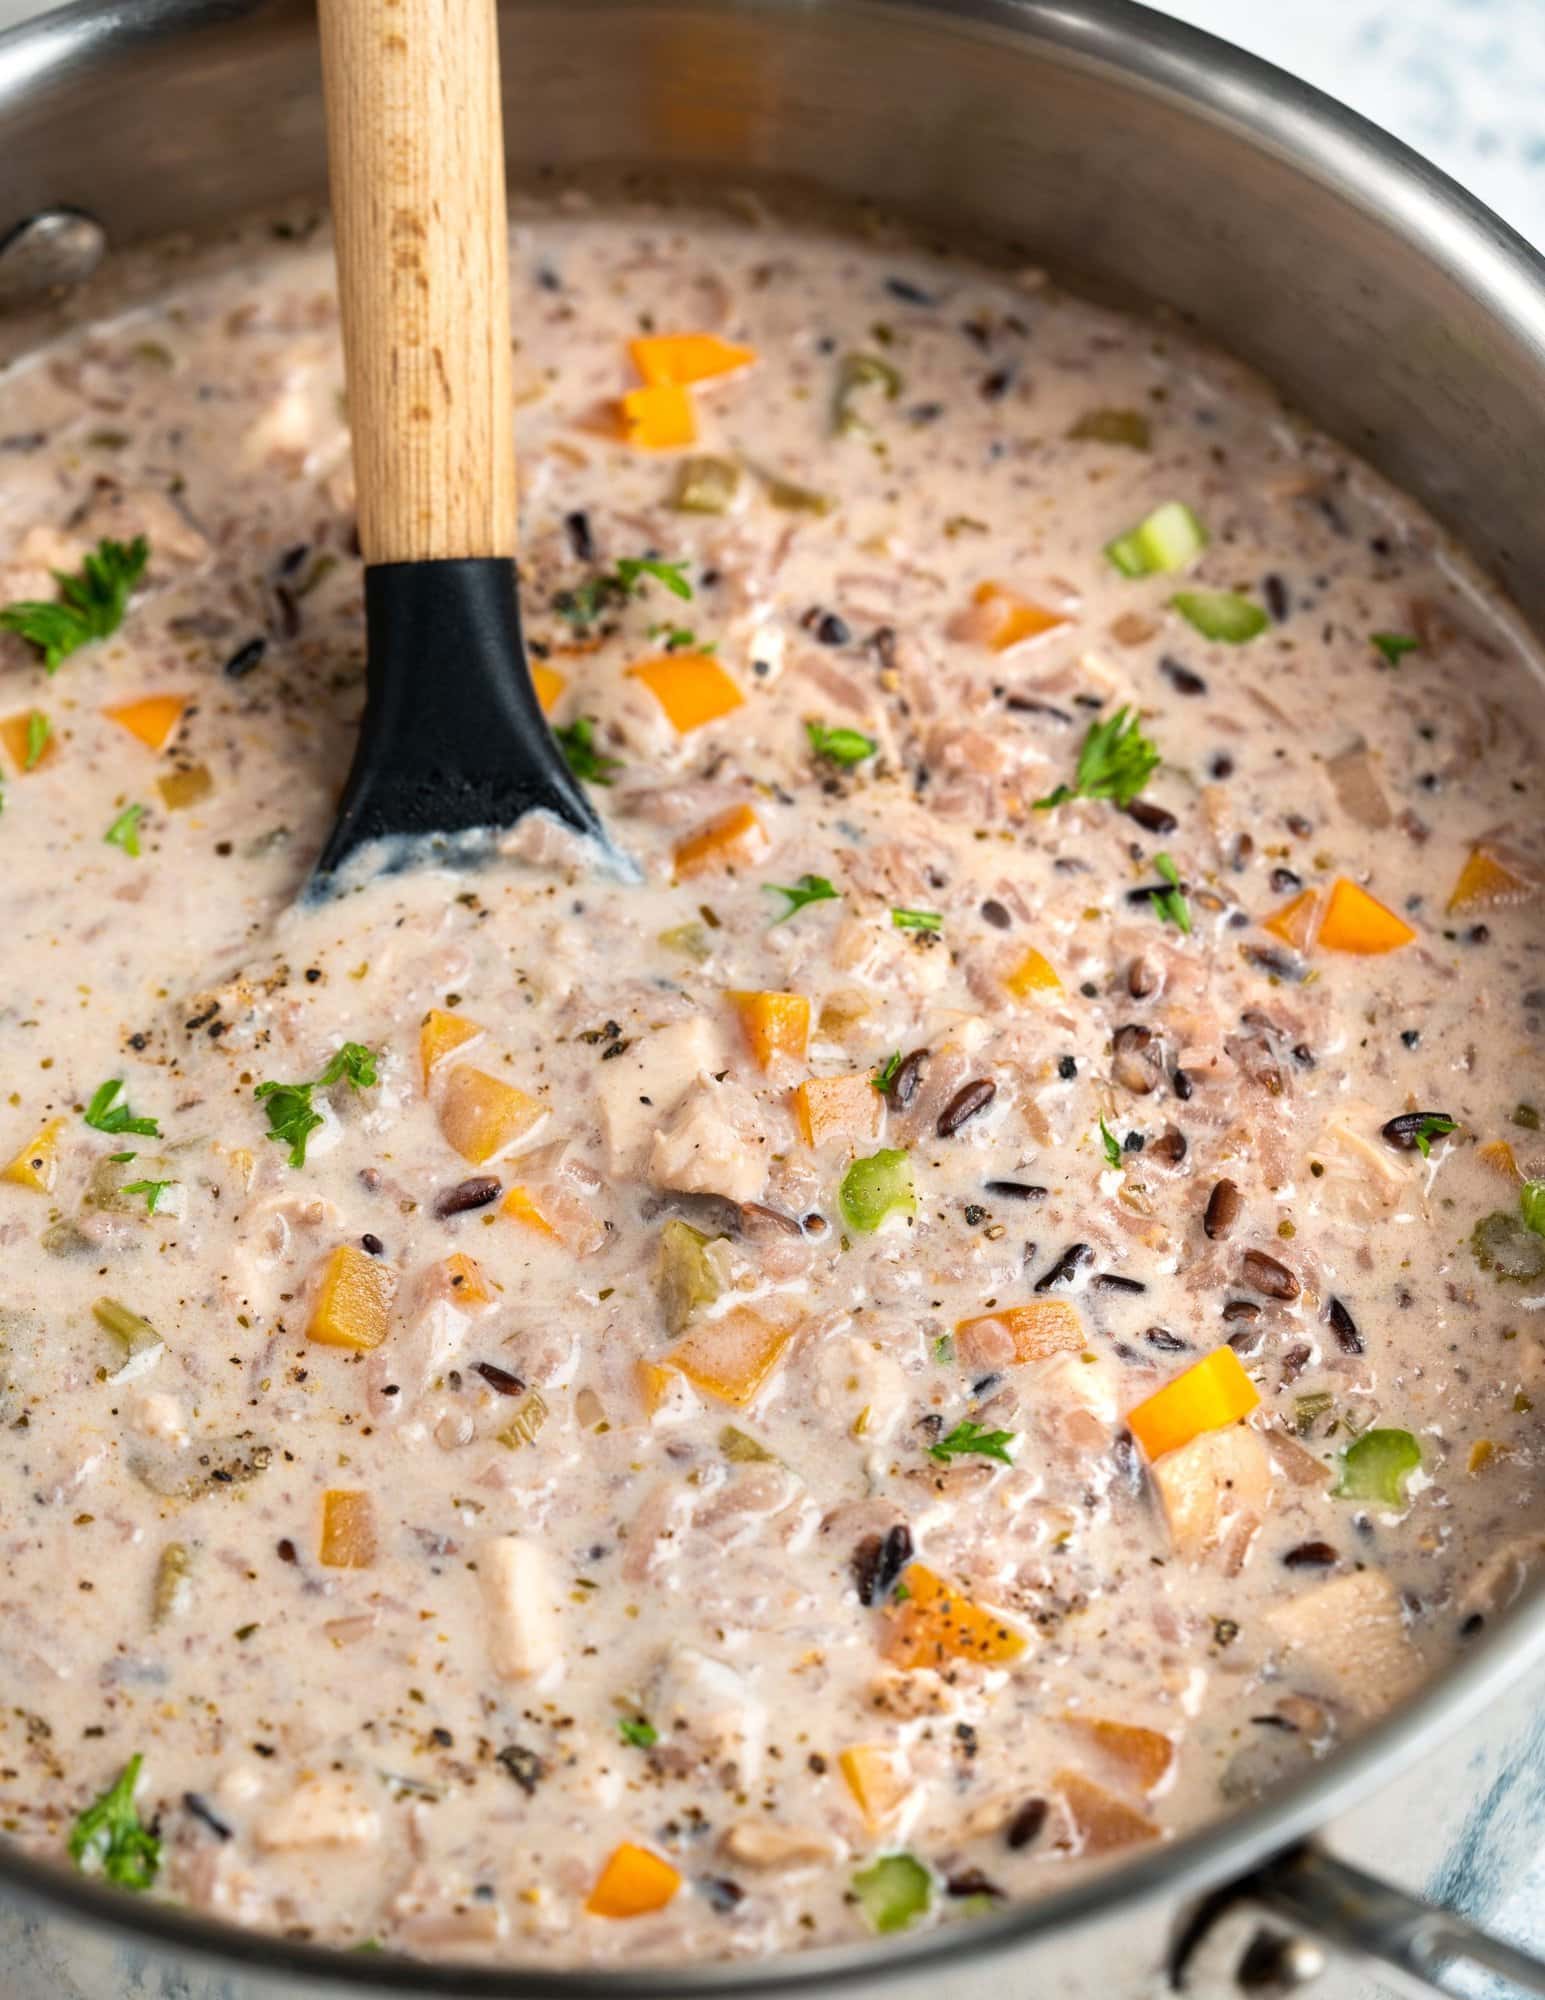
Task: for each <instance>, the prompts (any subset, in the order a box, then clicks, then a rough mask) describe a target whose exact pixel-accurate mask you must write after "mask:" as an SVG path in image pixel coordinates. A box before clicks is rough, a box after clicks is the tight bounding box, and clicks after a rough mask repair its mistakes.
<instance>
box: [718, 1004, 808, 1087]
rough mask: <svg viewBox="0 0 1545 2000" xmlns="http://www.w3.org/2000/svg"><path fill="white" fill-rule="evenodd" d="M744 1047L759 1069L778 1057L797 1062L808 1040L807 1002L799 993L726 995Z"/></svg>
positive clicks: (769, 1067) (767, 1066) (802, 1054)
mask: <svg viewBox="0 0 1545 2000" xmlns="http://www.w3.org/2000/svg"><path fill="white" fill-rule="evenodd" d="M726 997H727V999H728V1000H729V1002H730V1004H731V1006H732V1007H733V1008H734V1009H735V1011H736V1013H737V1014H738V1015H739V1016H740V1025H741V1027H742V1029H743V1030H744V1032H745V1037H746V1044H747V1046H748V1047H749V1048H750V1050H751V1053H752V1054H753V1055H754V1056H755V1057H756V1059H757V1061H758V1062H759V1063H760V1064H761V1066H762V1068H763V1069H771V1068H772V1066H773V1063H774V1062H775V1061H776V1059H777V1058H778V1057H779V1056H792V1057H794V1058H796V1059H801V1058H803V1056H804V1053H805V1046H806V1044H807V1043H808V1042H809V1040H810V1002H809V1001H808V1000H807V999H806V998H805V996H804V994H803V993H730V994H728V995H727V996H726Z"/></svg>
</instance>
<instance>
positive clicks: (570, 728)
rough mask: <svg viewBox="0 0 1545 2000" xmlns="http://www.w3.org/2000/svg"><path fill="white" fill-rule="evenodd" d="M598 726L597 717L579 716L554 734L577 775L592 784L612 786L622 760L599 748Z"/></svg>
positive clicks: (565, 759) (565, 757)
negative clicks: (596, 735) (597, 743)
mask: <svg viewBox="0 0 1545 2000" xmlns="http://www.w3.org/2000/svg"><path fill="white" fill-rule="evenodd" d="M595 729H596V725H595V717H594V716H592V715H578V716H576V717H575V718H574V720H573V721H572V722H571V723H569V724H568V725H567V727H566V728H563V729H555V730H554V731H553V736H554V739H555V740H556V742H557V745H558V748H559V749H560V750H561V751H562V752H563V760H564V762H565V763H566V764H567V765H568V767H569V769H570V770H571V771H572V772H573V773H574V775H575V777H576V778H583V779H585V780H587V781H588V782H589V783H590V784H592V785H609V784H610V783H611V782H612V778H613V775H614V774H615V773H616V772H618V771H620V770H621V769H622V759H621V758H620V757H612V756H609V755H608V754H607V752H606V751H604V750H598V749H597V748H596V743H595Z"/></svg>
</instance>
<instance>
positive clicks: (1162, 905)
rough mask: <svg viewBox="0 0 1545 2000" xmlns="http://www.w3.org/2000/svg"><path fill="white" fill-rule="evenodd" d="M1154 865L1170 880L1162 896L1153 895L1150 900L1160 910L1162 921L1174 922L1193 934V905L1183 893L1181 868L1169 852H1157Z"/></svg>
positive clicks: (1178, 926) (1187, 933)
mask: <svg viewBox="0 0 1545 2000" xmlns="http://www.w3.org/2000/svg"><path fill="white" fill-rule="evenodd" d="M1153 865H1154V868H1155V870H1156V871H1157V873H1158V874H1160V875H1162V876H1163V878H1164V880H1165V881H1166V882H1168V884H1169V887H1168V888H1167V889H1166V890H1165V891H1164V893H1163V895H1162V896H1154V897H1151V898H1150V901H1151V902H1152V904H1153V907H1154V908H1155V909H1156V910H1157V911H1158V913H1159V917H1160V919H1161V921H1163V922H1164V923H1166V924H1173V925H1174V926H1175V928H1176V929H1177V930H1179V931H1184V932H1185V934H1186V936H1187V937H1189V936H1190V935H1191V906H1190V904H1189V903H1188V902H1187V901H1186V899H1185V897H1184V895H1183V894H1182V893H1181V888H1180V870H1179V869H1178V868H1177V867H1176V866H1175V864H1174V862H1173V860H1172V859H1171V858H1170V856H1169V855H1167V854H1156V855H1155V856H1154V857H1153Z"/></svg>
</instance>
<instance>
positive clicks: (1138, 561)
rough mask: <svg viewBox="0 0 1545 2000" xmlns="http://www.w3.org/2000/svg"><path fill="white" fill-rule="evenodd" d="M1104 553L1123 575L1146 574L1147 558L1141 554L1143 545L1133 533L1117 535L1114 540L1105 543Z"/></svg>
mask: <svg viewBox="0 0 1545 2000" xmlns="http://www.w3.org/2000/svg"><path fill="white" fill-rule="evenodd" d="M1105 553H1106V555H1107V556H1109V557H1110V559H1111V561H1112V562H1113V563H1114V564H1115V565H1116V567H1117V569H1119V570H1120V571H1121V574H1122V575H1123V576H1146V575H1147V574H1148V558H1147V557H1146V556H1145V555H1144V554H1143V545H1142V543H1141V542H1140V541H1139V540H1138V539H1137V536H1136V535H1135V534H1132V535H1118V536H1117V537H1116V539H1115V541H1113V542H1107V543H1106V544H1105Z"/></svg>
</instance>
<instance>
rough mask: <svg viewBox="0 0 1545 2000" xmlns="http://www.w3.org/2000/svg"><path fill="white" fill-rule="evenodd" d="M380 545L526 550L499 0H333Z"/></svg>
mask: <svg viewBox="0 0 1545 2000" xmlns="http://www.w3.org/2000/svg"><path fill="white" fill-rule="evenodd" d="M319 14H320V19H321V29H322V66H323V83H324V88H325V93H326V102H327V130H328V156H329V173H330V178H331V182H332V207H333V223H334V228H335V230H336V233H337V254H338V287H339V298H340V303H341V306H342V312H343V340H344V355H345V360H346V363H347V368H348V384H349V390H348V398H349V420H350V424H351V427H352V430H353V434H354V472H355V480H356V484H357V486H358V489H359V538H360V546H361V548H362V550H363V551H364V556H365V560H366V562H371V563H380V562H415V561H427V560H433V559H438V558H444V557H454V556H510V555H513V554H514V553H515V533H516V494H515V437H514V396H513V389H512V379H511V366H510V288H509V243H508V237H507V234H506V219H505V195H504V132H503V122H502V115H501V103H500V96H499V41H498V23H497V0H320V5H319Z"/></svg>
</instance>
